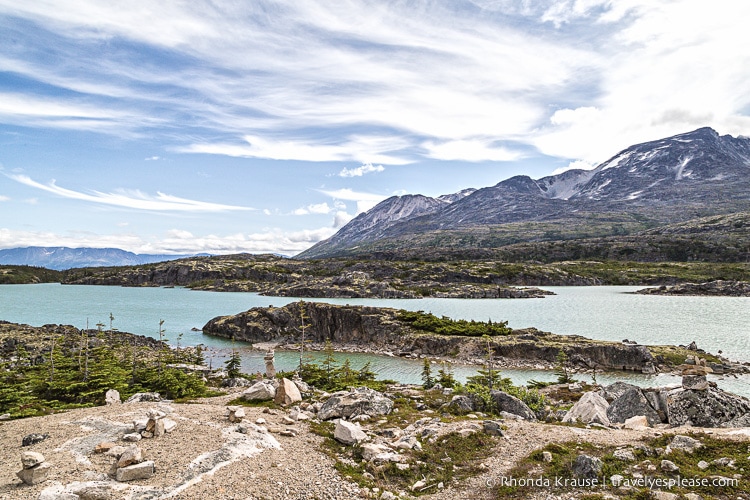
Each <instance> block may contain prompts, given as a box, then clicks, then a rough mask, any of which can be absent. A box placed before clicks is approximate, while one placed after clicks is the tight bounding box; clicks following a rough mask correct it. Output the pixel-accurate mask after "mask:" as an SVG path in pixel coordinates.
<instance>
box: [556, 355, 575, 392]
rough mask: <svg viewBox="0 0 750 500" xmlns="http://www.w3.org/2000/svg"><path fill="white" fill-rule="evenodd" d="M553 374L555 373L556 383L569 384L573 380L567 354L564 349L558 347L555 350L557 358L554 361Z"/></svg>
mask: <svg viewBox="0 0 750 500" xmlns="http://www.w3.org/2000/svg"><path fill="white" fill-rule="evenodd" d="M555 375H557V383H558V384H570V383H573V382H575V379H574V378H573V375H572V373H571V371H570V363H569V361H568V355H567V354H565V351H564V350H562V349H560V350H559V351H557V358H556V363H555Z"/></svg>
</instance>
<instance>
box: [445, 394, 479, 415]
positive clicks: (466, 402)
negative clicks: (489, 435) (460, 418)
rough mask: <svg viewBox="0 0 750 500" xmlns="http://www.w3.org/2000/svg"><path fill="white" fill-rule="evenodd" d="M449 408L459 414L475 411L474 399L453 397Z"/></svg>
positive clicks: (448, 405)
mask: <svg viewBox="0 0 750 500" xmlns="http://www.w3.org/2000/svg"><path fill="white" fill-rule="evenodd" d="M447 407H448V408H449V409H451V410H454V411H456V412H458V413H469V412H472V411H474V410H475V408H474V399H473V398H472V397H470V396H453V398H452V399H451V400H450V403H448V404H447Z"/></svg>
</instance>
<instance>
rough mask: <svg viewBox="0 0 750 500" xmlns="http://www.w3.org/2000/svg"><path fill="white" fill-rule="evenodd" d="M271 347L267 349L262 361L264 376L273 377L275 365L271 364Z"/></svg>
mask: <svg viewBox="0 0 750 500" xmlns="http://www.w3.org/2000/svg"><path fill="white" fill-rule="evenodd" d="M273 357H274V356H273V349H269V350H268V352H267V353H266V355H265V356H263V361H265V362H266V377H268V378H270V379H273V378H274V377H275V376H276V367H275V366H274V365H273Z"/></svg>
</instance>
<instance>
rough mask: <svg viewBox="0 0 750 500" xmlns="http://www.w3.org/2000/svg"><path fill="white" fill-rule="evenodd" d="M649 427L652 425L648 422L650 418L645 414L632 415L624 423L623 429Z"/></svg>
mask: <svg viewBox="0 0 750 500" xmlns="http://www.w3.org/2000/svg"><path fill="white" fill-rule="evenodd" d="M649 427H651V426H650V425H649V423H648V419H647V418H646V417H645V416H643V415H636V416H635V417H630V418H629V419H627V420H625V423H624V424H623V425H622V428H623V429H632V430H636V431H640V430H643V429H647V428H649Z"/></svg>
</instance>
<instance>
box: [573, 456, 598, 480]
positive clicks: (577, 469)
mask: <svg viewBox="0 0 750 500" xmlns="http://www.w3.org/2000/svg"><path fill="white" fill-rule="evenodd" d="M603 466H604V464H603V463H602V461H601V460H599V459H598V458H596V457H592V456H589V455H578V456H577V457H576V459H575V462H573V474H575V475H576V476H577V477H580V478H585V479H594V478H596V477H598V476H599V473H601V471H602V467H603Z"/></svg>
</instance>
